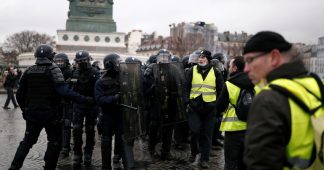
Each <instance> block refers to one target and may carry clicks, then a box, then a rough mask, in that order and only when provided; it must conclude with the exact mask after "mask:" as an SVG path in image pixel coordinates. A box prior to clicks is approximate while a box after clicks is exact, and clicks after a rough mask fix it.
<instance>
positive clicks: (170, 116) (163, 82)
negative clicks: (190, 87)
mask: <svg viewBox="0 0 324 170" xmlns="http://www.w3.org/2000/svg"><path fill="white" fill-rule="evenodd" d="M181 67H182V65H181V64H180V63H159V64H156V65H154V66H153V74H154V83H155V97H156V98H157V101H158V104H159V106H158V107H159V109H158V110H159V114H160V123H161V124H160V125H161V126H162V128H163V126H168V125H174V124H176V123H181V122H183V121H185V120H186V116H185V115H186V114H185V108H184V104H183V100H182V84H183V79H184V78H183V77H184V73H183V69H181Z"/></svg>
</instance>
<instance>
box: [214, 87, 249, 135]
mask: <svg viewBox="0 0 324 170" xmlns="http://www.w3.org/2000/svg"><path fill="white" fill-rule="evenodd" d="M225 84H226V87H227V91H228V96H229V101H230V103H229V104H228V108H227V110H226V112H225V113H224V114H223V119H222V123H221V126H220V131H240V130H246V122H244V121H241V120H239V119H238V117H237V115H236V112H235V108H234V107H233V105H232V104H237V100H238V97H239V95H240V91H241V88H239V87H237V86H236V85H234V84H233V83H231V82H229V81H227V82H226V83H225Z"/></svg>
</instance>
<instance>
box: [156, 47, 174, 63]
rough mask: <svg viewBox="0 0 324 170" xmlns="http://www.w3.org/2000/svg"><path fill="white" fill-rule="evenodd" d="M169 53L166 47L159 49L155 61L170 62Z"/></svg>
mask: <svg viewBox="0 0 324 170" xmlns="http://www.w3.org/2000/svg"><path fill="white" fill-rule="evenodd" d="M170 59H171V53H170V51H168V50H167V49H161V50H159V52H158V54H157V56H156V62H157V63H170Z"/></svg>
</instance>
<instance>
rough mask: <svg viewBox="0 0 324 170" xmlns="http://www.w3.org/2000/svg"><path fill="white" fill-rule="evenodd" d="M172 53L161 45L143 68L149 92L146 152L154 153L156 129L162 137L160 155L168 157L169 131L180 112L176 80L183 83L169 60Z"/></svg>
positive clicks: (168, 158)
mask: <svg viewBox="0 0 324 170" xmlns="http://www.w3.org/2000/svg"><path fill="white" fill-rule="evenodd" d="M170 58H171V54H170V52H169V51H168V50H166V49H162V50H160V51H159V52H158V55H157V64H152V65H150V66H149V67H148V68H147V69H146V70H145V72H144V78H145V82H146V83H147V84H148V85H149V86H148V90H147V92H146V93H147V96H150V100H151V102H152V103H151V107H150V108H151V110H150V128H149V130H150V132H149V137H150V139H149V152H150V153H151V155H153V156H154V153H155V146H156V144H157V143H158V142H159V140H158V139H159V137H158V132H160V135H161V137H162V149H161V159H162V160H170V159H171V155H170V150H171V142H172V131H173V127H174V123H175V119H176V115H177V114H178V113H179V109H178V108H179V105H181V103H178V101H179V100H177V99H178V97H180V96H181V94H180V95H179V94H178V90H179V88H180V87H179V84H178V83H179V82H180V84H181V83H182V82H181V81H182V79H181V76H182V74H181V72H180V69H179V68H177V67H176V65H175V63H173V64H171V63H170Z"/></svg>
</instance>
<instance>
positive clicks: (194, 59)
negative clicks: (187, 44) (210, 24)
mask: <svg viewBox="0 0 324 170" xmlns="http://www.w3.org/2000/svg"><path fill="white" fill-rule="evenodd" d="M201 51H202V50H196V51H194V52H193V53H192V54H190V55H189V60H188V64H189V65H196V64H197V63H198V58H199V56H200V53H201Z"/></svg>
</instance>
